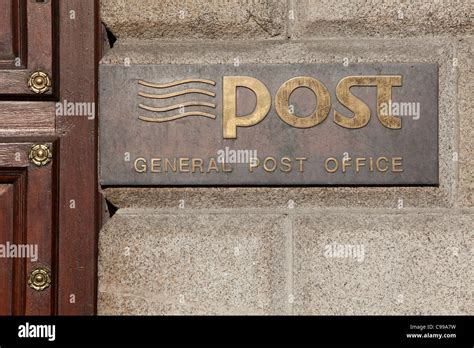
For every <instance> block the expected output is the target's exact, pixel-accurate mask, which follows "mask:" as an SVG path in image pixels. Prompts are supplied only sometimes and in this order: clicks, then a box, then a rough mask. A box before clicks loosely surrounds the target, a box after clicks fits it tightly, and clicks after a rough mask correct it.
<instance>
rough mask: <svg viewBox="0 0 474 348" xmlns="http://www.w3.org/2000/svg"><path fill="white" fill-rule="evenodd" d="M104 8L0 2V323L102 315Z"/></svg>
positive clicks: (72, 2) (86, 0)
mask: <svg viewBox="0 0 474 348" xmlns="http://www.w3.org/2000/svg"><path fill="white" fill-rule="evenodd" d="M97 9H98V3H97V1H95V0H0V315H55V314H64V315H69V314H79V315H90V314H94V313H95V304H96V298H95V296H96V239H97V237H96V236H97V231H98V226H99V219H98V217H99V215H100V214H99V209H98V207H99V204H98V194H97V175H96V143H97V142H96V125H97V120H96V119H93V120H91V119H88V118H87V117H81V115H78V117H75V116H76V115H71V116H69V115H64V114H60V113H58V112H57V105H59V104H63V103H64V102H73V103H75V102H81V103H83V102H87V103H91V104H92V105H94V107H95V101H96V96H97V83H96V70H97V61H98V58H99V49H98V47H99V46H98V42H99V40H98V38H99V36H98V30H97V28H98V23H99V22H98V11H97ZM95 114H97V112H95ZM35 156H36V157H35ZM42 156H46V158H43V157H42ZM15 247H16V248H17V249H16V250H17V256H13V255H12V253H11V250H14V248H15ZM9 248H10V249H9ZM11 248H13V249H11ZM20 248H22V249H21V250H22V252H23V254H22V253H20V252H18V250H20ZM35 248H37V249H36V254H35ZM2 252H3V254H2ZM28 252H29V254H28ZM18 256H19V257H18Z"/></svg>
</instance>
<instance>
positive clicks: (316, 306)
mask: <svg viewBox="0 0 474 348" xmlns="http://www.w3.org/2000/svg"><path fill="white" fill-rule="evenodd" d="M473 225H474V219H473V215H472V214H471V215H452V216H449V215H445V214H425V215H417V214H407V215H396V214H395V215H368V214H363V213H361V214H351V213H349V214H334V215H328V214H325V215H322V214H321V215H320V214H312V215H304V216H297V217H295V219H294V222H293V229H294V255H295V261H294V265H295V266H294V272H293V273H294V299H295V302H294V306H295V307H294V311H295V313H296V314H319V315H334V314H337V315H351V314H359V315H366V314H370V315H377V314H378V315H390V314H393V315H403V314H405V315H408V314H410V315H421V314H422V315H430V314H432V315H434V314H440V315H441V314H442V315H448V314H472V313H473V311H474V302H473V297H472V294H473V291H474V286H473V284H474V271H473V269H472V262H473V248H472V247H473V240H474V232H473ZM333 243H337V244H340V245H363V246H364V249H365V257H364V258H361V260H362V261H361V262H359V261H357V260H356V259H355V258H353V257H330V256H334V254H333V255H331V254H329V253H327V252H326V250H327V249H326V246H327V245H331V244H333Z"/></svg>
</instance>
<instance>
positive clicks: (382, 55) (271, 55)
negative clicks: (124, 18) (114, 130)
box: [102, 39, 456, 208]
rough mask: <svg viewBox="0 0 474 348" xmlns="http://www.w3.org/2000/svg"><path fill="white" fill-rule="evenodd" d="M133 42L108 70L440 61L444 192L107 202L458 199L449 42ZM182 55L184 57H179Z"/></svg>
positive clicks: (176, 194)
mask: <svg viewBox="0 0 474 348" xmlns="http://www.w3.org/2000/svg"><path fill="white" fill-rule="evenodd" d="M156 47H158V44H157V42H156V41H149V42H147V41H143V40H142V41H137V40H129V41H126V42H122V43H121V44H119V45H118V46H116V47H115V48H114V49H113V50H111V51H110V52H109V54H107V55H106V56H105V57H104V58H103V60H102V64H123V60H124V58H126V57H127V58H129V59H130V62H131V64H193V63H199V62H201V63H206V64H213V63H215V64H218V63H232V62H233V61H234V59H235V57H239V60H240V62H241V64H252V63H334V62H341V64H342V63H343V59H344V58H345V57H350V63H351V64H355V63H358V62H360V63H370V62H434V63H438V65H439V90H440V93H439V166H440V186H439V187H385V188H380V187H379V188H368V187H358V188H350V187H339V188H321V187H313V188H310V187H306V188H225V189H224V188H209V189H198V188H184V189H173V188H137V189H135V188H113V189H112V188H110V189H106V190H105V194H106V197H107V199H109V200H110V201H111V202H112V203H113V204H115V205H117V206H119V207H136V208H138V207H140V206H146V207H167V208H173V207H177V206H178V204H179V202H180V200H185V201H186V204H187V205H188V206H189V207H192V208H236V207H286V206H287V204H288V201H289V200H293V201H294V202H295V203H296V204H297V205H298V206H301V207H377V208H379V207H382V208H396V207H398V206H399V203H400V200H403V207H413V208H423V207H450V206H453V205H454V201H455V196H454V195H455V192H456V191H455V187H456V186H455V185H456V184H455V176H456V174H455V173H456V171H455V162H454V161H453V160H452V156H453V152H454V151H455V150H454V149H455V148H456V141H455V134H456V130H455V129H456V109H455V108H453V107H452V106H453V105H455V104H456V70H455V69H453V65H452V59H453V55H454V51H455V48H454V45H453V44H452V43H450V42H449V41H444V40H429V39H423V40H420V39H404V40H374V39H373V40H356V41H354V40H314V41H310V42H291V43H288V42H270V43H269V42H261V43H259V44H258V45H255V44H253V43H252V44H250V43H245V42H242V43H226V44H216V43H210V42H208V43H200V44H199V45H196V44H190V43H187V44H186V43H185V44H177V43H171V42H168V43H166V42H160V43H159V50H158V49H156ZM177 52H179V54H178V53H177Z"/></svg>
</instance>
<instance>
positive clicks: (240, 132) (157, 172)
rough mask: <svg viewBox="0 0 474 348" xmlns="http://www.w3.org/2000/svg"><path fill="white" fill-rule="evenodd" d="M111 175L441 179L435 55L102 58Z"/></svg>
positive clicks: (299, 181)
mask: <svg viewBox="0 0 474 348" xmlns="http://www.w3.org/2000/svg"><path fill="white" fill-rule="evenodd" d="M100 96H101V98H100V135H99V137H100V138H99V139H100V181H101V184H102V185H111V186H119V185H125V186H132V185H142V186H143V185H165V186H183V185H186V186H199V185H215V186H239V185H255V186H256V185H258V186H262V185H278V186H285V185H437V184H438V67H437V65H435V64H361V65H351V66H347V67H345V66H343V65H342V64H291V65H290V64H252V65H238V66H234V65H217V64H216V65H136V66H134V65H132V66H118V65H101V67H100Z"/></svg>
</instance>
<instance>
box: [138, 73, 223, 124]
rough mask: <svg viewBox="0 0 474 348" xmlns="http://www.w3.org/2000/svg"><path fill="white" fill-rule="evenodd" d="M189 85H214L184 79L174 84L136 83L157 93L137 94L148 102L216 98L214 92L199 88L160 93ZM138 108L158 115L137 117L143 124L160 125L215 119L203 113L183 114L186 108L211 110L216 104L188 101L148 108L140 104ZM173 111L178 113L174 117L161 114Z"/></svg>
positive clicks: (213, 115)
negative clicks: (186, 119) (181, 121)
mask: <svg viewBox="0 0 474 348" xmlns="http://www.w3.org/2000/svg"><path fill="white" fill-rule="evenodd" d="M191 83H199V84H203V85H208V86H215V85H216V82H215V81H211V80H206V79H186V80H179V81H174V82H169V83H151V82H147V81H143V80H139V81H138V84H139V85H141V86H145V87H149V88H153V89H155V90H157V91H158V94H153V93H145V92H139V93H138V95H139V96H140V97H143V98H145V99H148V100H150V101H151V100H162V101H168V100H169V99H174V98H176V97H181V96H185V97H187V96H192V95H196V94H200V95H205V96H209V97H212V98H215V96H216V93H215V92H213V91H209V90H206V89H201V88H187V89H183V90H180V91H175V92H168V93H166V92H165V93H161V91H162V90H165V89H167V88H172V87H176V86H182V85H187V84H191ZM138 107H139V108H140V109H142V110H146V111H150V112H154V113H158V114H159V115H158V116H156V117H150V116H139V117H138V118H139V119H140V120H142V121H145V122H157V123H161V122H169V121H175V120H179V119H182V118H185V117H207V118H211V119H215V118H216V115H215V114H212V113H208V112H203V111H188V112H185V108H188V107H207V108H212V109H215V108H216V104H214V103H209V102H204V101H199V100H189V101H185V102H182V103H176V104H173V103H172V102H171V103H168V104H167V105H163V106H161V107H156V106H150V105H147V104H143V103H140V104H139V105H138ZM173 110H179V111H178V113H177V114H174V115H168V114H163V113H167V112H168V111H173Z"/></svg>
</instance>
